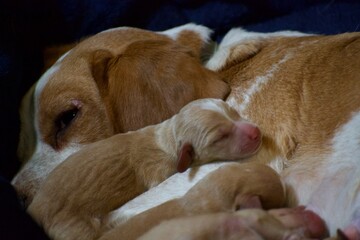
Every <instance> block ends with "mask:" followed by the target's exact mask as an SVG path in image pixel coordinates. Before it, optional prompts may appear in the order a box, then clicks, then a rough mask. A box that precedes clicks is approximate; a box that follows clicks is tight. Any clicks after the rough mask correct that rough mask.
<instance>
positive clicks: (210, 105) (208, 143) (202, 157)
mask: <svg viewBox="0 0 360 240" xmlns="http://www.w3.org/2000/svg"><path fill="white" fill-rule="evenodd" d="M176 119H177V121H176V124H175V125H174V130H173V131H174V132H175V139H176V140H177V145H178V149H180V153H179V154H178V156H179V160H178V171H179V172H182V171H184V170H186V169H187V167H188V166H189V165H190V163H192V162H194V163H195V164H201V163H205V162H210V161H215V160H240V159H243V158H246V157H249V156H251V155H253V154H254V153H255V152H256V151H257V150H258V149H259V147H260V145H261V132H260V130H259V129H258V128H257V127H256V126H255V125H253V124H251V123H248V122H246V121H244V120H243V119H241V117H240V116H239V114H238V113H237V112H236V111H235V110H234V109H232V108H231V107H230V106H229V105H228V104H227V103H225V102H224V101H222V100H219V99H201V100H197V101H194V102H192V103H190V104H188V105H186V106H185V107H184V108H183V109H182V110H181V111H180V113H179V114H178V115H177V118H176Z"/></svg>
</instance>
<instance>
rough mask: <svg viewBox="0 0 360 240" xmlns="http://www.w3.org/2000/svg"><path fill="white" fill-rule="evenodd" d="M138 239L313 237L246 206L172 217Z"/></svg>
mask: <svg viewBox="0 0 360 240" xmlns="http://www.w3.org/2000/svg"><path fill="white" fill-rule="evenodd" d="M308 237H309V238H308ZM105 239H107V238H104V240H105ZM113 239H116V238H113ZM138 239H140V240H158V239H168V240H172V239H174V240H175V239H196V240H215V239H221V240H227V239H228V240H232V239H251V240H252V239H254V240H255V239H269V240H278V239H313V238H310V236H309V234H308V233H306V231H305V229H304V227H303V226H301V225H300V226H297V227H294V228H291V227H288V226H286V224H284V223H283V222H282V221H280V220H279V219H278V218H276V217H275V216H274V215H272V214H271V213H269V212H267V211H264V210H262V209H246V210H242V211H238V212H231V213H229V212H222V213H215V214H204V215H198V216H190V217H189V216H185V217H181V218H176V219H172V220H169V221H165V222H162V223H161V224H159V225H158V226H156V227H154V228H153V229H151V230H150V231H148V232H147V233H145V234H144V235H143V236H141V237H140V238H138Z"/></svg>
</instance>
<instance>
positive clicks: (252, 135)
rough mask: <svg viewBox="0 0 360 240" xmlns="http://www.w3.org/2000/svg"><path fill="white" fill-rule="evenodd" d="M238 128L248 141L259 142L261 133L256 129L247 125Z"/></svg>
mask: <svg viewBox="0 0 360 240" xmlns="http://www.w3.org/2000/svg"><path fill="white" fill-rule="evenodd" d="M238 127H239V128H240V129H241V131H242V133H243V134H244V135H246V136H247V137H248V138H249V139H250V140H253V141H257V140H260V138H261V132H260V129H259V128H258V127H256V126H254V125H252V124H248V123H242V124H239V125H238Z"/></svg>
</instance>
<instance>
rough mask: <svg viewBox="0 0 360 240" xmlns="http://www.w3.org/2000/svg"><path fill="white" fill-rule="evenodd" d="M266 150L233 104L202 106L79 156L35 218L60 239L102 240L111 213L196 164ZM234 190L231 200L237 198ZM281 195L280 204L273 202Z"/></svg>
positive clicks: (52, 181) (48, 191)
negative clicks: (260, 148) (105, 221)
mask: <svg viewBox="0 0 360 240" xmlns="http://www.w3.org/2000/svg"><path fill="white" fill-rule="evenodd" d="M260 143H261V134H260V131H259V130H258V129H257V128H256V127H255V126H254V125H252V124H250V123H245V122H242V121H241V118H240V117H239V115H238V114H237V113H236V112H235V111H234V110H232V109H231V108H229V107H228V106H227V104H225V102H223V101H221V100H211V99H203V100H198V101H195V102H192V103H190V104H188V105H187V106H185V107H184V108H183V109H182V110H181V111H180V113H179V114H177V115H175V116H173V117H172V118H171V119H169V120H167V121H164V122H163V123H161V124H158V125H155V126H148V127H146V128H143V129H140V130H138V131H133V132H129V133H125V134H117V135H114V136H112V137H110V138H107V139H105V140H102V141H98V142H96V143H93V144H90V145H88V146H86V147H84V148H83V149H82V150H80V151H79V152H77V153H75V154H73V155H72V156H70V157H69V158H68V159H67V160H66V161H65V162H63V163H62V164H60V165H59V166H58V167H57V168H55V169H54V170H53V172H52V173H51V174H50V175H49V176H48V178H47V181H46V182H45V183H44V184H43V185H42V187H41V188H40V190H39V191H38V193H37V194H36V195H35V197H34V200H33V201H32V203H31V204H30V206H29V208H28V211H29V212H30V214H31V215H32V216H33V217H34V218H35V219H36V220H37V221H38V222H39V223H40V224H41V225H42V226H43V227H44V229H45V230H46V232H47V233H48V234H49V236H50V237H52V238H54V239H97V238H98V237H100V236H101V231H102V229H103V228H104V227H103V226H102V225H103V222H104V218H105V217H106V215H107V214H108V213H109V212H110V211H111V210H114V209H116V208H118V207H119V206H121V205H123V204H124V203H126V202H127V201H129V200H131V199H132V198H134V197H136V196H137V195H139V194H140V193H142V192H144V191H145V190H146V189H148V188H151V187H153V186H156V185H157V184H159V183H160V182H162V181H163V180H164V179H166V178H167V177H169V176H170V175H172V174H174V173H175V172H176V171H177V170H178V171H184V170H186V169H187V168H188V167H189V166H190V165H191V164H192V162H194V164H198V165H199V164H203V163H206V162H211V161H216V160H240V159H242V158H246V157H249V156H250V155H252V154H254V153H255V152H256V151H257V150H258V148H259V146H260ZM80 169H81V170H80ZM94 169H95V171H94ZM79 170H80V171H79ZM250 174H253V172H251V173H250ZM273 174H274V173H273ZM272 177H273V178H275V179H277V175H276V174H274V176H272ZM254 178H256V177H254ZM109 180H110V181H109ZM275 182H276V181H275ZM58 185H60V186H61V187H58V188H57V187H55V186H58ZM274 185H275V184H274ZM257 186H259V184H257ZM234 188H235V189H233V190H232V192H234V193H235V194H234V195H232V196H229V198H231V197H234V196H235V197H236V195H237V194H236V187H234ZM244 188H245V189H247V187H246V186H245V187H244ZM257 188H259V187H257ZM278 189H279V190H278ZM266 190H267V192H266V193H265V194H264V197H263V198H264V200H265V199H266V200H267V199H270V200H269V202H265V204H267V205H269V207H270V206H279V207H280V206H281V204H283V203H284V194H283V193H282V192H281V191H283V190H282V185H281V182H280V180H278V181H277V182H276V187H275V188H266ZM274 191H275V192H278V194H277V195H278V196H279V197H277V196H274V198H275V199H276V200H271V197H270V195H271V193H272V192H274ZM263 192H265V190H264V191H263ZM245 193H246V194H248V195H250V194H252V195H255V194H257V193H256V192H255V191H253V192H250V191H245ZM277 199H280V200H277ZM233 201H234V200H233ZM218 202H219V201H218ZM239 202H240V200H239ZM279 202H280V203H279Z"/></svg>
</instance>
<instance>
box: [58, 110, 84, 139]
mask: <svg viewBox="0 0 360 240" xmlns="http://www.w3.org/2000/svg"><path fill="white" fill-rule="evenodd" d="M79 110H80V109H79V108H77V107H75V108H72V109H70V110H67V111H65V112H62V113H61V114H60V115H59V116H58V117H57V118H56V120H55V129H56V133H55V138H56V145H57V146H59V141H60V139H61V137H62V136H63V135H64V133H65V131H66V130H67V129H68V127H69V126H70V125H71V124H72V123H73V121H74V120H75V119H76V117H77V116H78V113H79Z"/></svg>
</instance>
